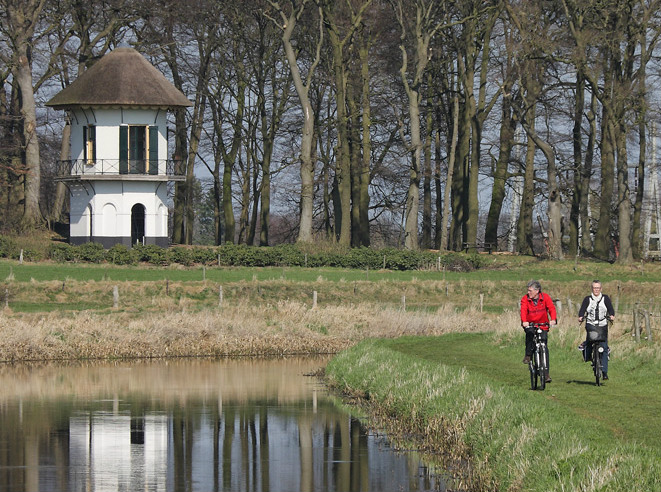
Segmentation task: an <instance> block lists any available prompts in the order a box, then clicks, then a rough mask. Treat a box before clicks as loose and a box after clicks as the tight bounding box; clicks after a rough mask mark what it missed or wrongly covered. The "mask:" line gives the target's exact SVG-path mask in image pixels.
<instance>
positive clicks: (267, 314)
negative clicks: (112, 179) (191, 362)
mask: <svg viewBox="0 0 661 492" xmlns="http://www.w3.org/2000/svg"><path fill="white" fill-rule="evenodd" d="M151 304H152V306H153V307H154V308H155V309H153V310H150V311H148V312H136V311H134V310H124V311H115V312H113V311H110V312H102V313H99V312H93V311H79V312H73V313H68V312H52V313H49V314H47V315H46V314H43V313H39V314H20V315H13V314H12V313H11V311H8V310H5V311H3V312H0V360H3V361H18V360H47V359H93V358H126V357H181V356H219V355H292V354H307V353H335V352H338V351H340V350H342V349H344V348H346V347H348V346H350V345H353V344H354V343H356V342H358V341H360V340H363V339H365V338H371V337H388V338H390V337H397V336H401V335H438V334H442V333H448V332H452V331H484V330H485V329H486V328H487V327H489V326H492V321H490V320H489V319H488V316H480V313H477V312H466V311H464V312H463V313H458V312H457V311H456V310H455V309H454V308H453V306H451V305H445V306H442V307H441V308H440V309H438V310H437V311H435V312H425V311H420V312H407V311H403V310H401V309H395V308H389V307H386V308H384V307H383V306H381V305H377V304H369V305H368V304H359V305H342V306H337V305H331V306H323V307H318V308H316V309H311V308H310V307H309V306H308V305H307V304H304V303H301V302H298V301H279V302H277V303H275V304H270V303H267V304H264V305H255V304H249V303H241V304H238V305H229V306H227V307H223V308H215V309H204V310H199V309H197V306H196V305H195V303H194V302H192V301H190V300H188V299H187V298H185V297H182V298H180V299H179V300H174V299H158V300H157V299H152V300H151ZM480 318H483V319H482V321H480V322H476V320H479V319H480Z"/></svg>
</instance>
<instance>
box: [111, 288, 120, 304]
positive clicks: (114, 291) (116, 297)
mask: <svg viewBox="0 0 661 492" xmlns="http://www.w3.org/2000/svg"><path fill="white" fill-rule="evenodd" d="M112 307H113V308H115V309H117V308H118V307H119V287H117V286H116V285H115V286H113V288H112Z"/></svg>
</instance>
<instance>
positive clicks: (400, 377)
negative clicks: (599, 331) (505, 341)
mask: <svg viewBox="0 0 661 492" xmlns="http://www.w3.org/2000/svg"><path fill="white" fill-rule="evenodd" d="M388 343H389V341H387V340H367V341H364V342H361V343H359V344H357V345H356V346H354V347H352V348H350V349H348V350H345V351H343V352H342V353H340V354H338V355H337V356H335V357H334V358H333V359H332V360H331V361H330V362H329V364H328V366H327V367H326V371H325V378H326V382H327V384H328V385H329V386H330V387H331V388H332V389H333V390H334V391H335V392H337V393H338V394H342V395H344V397H345V398H346V399H348V400H350V401H351V402H352V403H353V404H355V405H358V406H360V408H361V409H362V410H363V411H365V412H366V413H368V415H369V419H370V420H371V422H372V424H373V425H375V426H377V428H381V429H383V431H384V432H387V433H389V434H392V435H393V436H395V438H397V439H399V438H400V437H401V438H402V439H403V440H405V441H408V442H409V446H411V447H414V448H416V449H419V450H421V451H422V452H423V454H424V455H425V456H426V458H428V459H429V460H430V463H431V464H433V465H438V466H439V467H441V468H444V467H445V468H446V469H447V467H448V466H450V467H452V468H451V469H450V470H449V471H450V475H451V476H452V478H453V479H454V482H453V483H452V484H451V486H452V487H453V488H452V490H471V491H499V492H502V491H526V492H527V491H547V492H548V491H555V490H558V491H560V490H563V491H564V490H608V491H615V490H617V491H619V490H622V491H624V490H636V489H637V490H658V489H659V486H660V485H661V466H660V465H659V462H658V459H659V456H658V453H655V452H652V451H650V450H648V449H645V448H643V447H641V446H638V445H635V444H627V443H621V442H615V441H613V442H611V443H608V444H607V445H604V444H603V434H602V436H600V437H597V435H598V434H599V433H603V432H604V429H603V428H601V426H600V425H599V423H598V421H597V419H589V418H587V416H586V418H585V419H580V420H579V419H576V416H575V415H557V413H558V408H557V406H555V405H554V402H553V401H552V400H547V399H540V398H532V399H531V398H526V397H525V394H526V393H529V391H528V390H526V389H522V390H521V391H519V390H512V389H511V388H507V389H504V388H499V387H497V386H495V385H493V384H492V385H489V384H488V383H486V382H485V381H484V380H482V379H481V378H479V377H476V376H474V375H471V374H470V373H469V372H467V371H466V370H465V369H459V368H456V367H448V366H443V365H439V364H433V363H430V362H428V361H423V360H421V359H417V358H415V357H411V356H407V355H404V354H401V353H398V352H396V351H394V350H390V349H389V348H388V347H387V345H388ZM458 462H461V463H464V464H465V467H464V469H463V471H462V472H461V473H457V470H456V468H454V467H455V465H456V463H458Z"/></svg>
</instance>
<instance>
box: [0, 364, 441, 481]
mask: <svg viewBox="0 0 661 492" xmlns="http://www.w3.org/2000/svg"><path fill="white" fill-rule="evenodd" d="M323 364H325V360H321V359H287V360H199V359H193V360H178V361H159V362H131V363H116V364H109V363H102V364H101V363H97V364H91V363H87V364H78V365H66V366H62V365H42V366H34V365H30V366H28V365H21V366H0V490H2V491H7V492H13V491H17V492H18V491H28V492H33V491H49V492H50V491H96V492H102V491H124V490H126V491H134V490H145V491H177V492H178V491H240V492H243V491H245V492H253V491H254V492H258V491H264V492H268V491H272V492H277V491H304V492H308V491H347V492H353V491H382V490H402V491H407V490H443V488H444V486H443V484H442V483H439V482H438V480H437V479H436V478H435V477H433V476H429V475H428V474H426V473H421V470H424V469H423V468H421V466H420V462H419V460H418V458H417V457H416V456H415V455H414V454H412V453H407V454H397V453H394V452H392V451H391V450H390V449H388V447H387V443H386V442H385V441H383V440H381V439H378V438H376V437H375V436H373V435H368V434H366V433H365V431H364V429H363V428H362V427H361V425H360V423H359V422H358V421H357V420H355V419H352V418H351V417H350V416H349V415H347V414H345V413H343V412H341V411H339V410H338V409H337V408H336V406H335V405H334V404H333V403H332V402H331V401H330V399H329V398H328V397H327V395H326V393H325V391H324V388H323V387H321V386H319V384H318V383H317V381H316V379H314V378H309V377H305V376H304V374H306V373H308V372H310V371H313V370H315V369H317V368H319V367H321V366H322V365H323Z"/></svg>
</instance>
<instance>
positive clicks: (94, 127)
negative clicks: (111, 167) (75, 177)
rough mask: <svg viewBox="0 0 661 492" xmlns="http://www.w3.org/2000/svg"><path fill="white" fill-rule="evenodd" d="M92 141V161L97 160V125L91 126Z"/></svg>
mask: <svg viewBox="0 0 661 492" xmlns="http://www.w3.org/2000/svg"><path fill="white" fill-rule="evenodd" d="M89 131H90V135H89V137H90V141H91V142H92V155H91V156H90V157H89V158H90V159H92V162H96V126H94V125H92V126H90V130H89Z"/></svg>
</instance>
